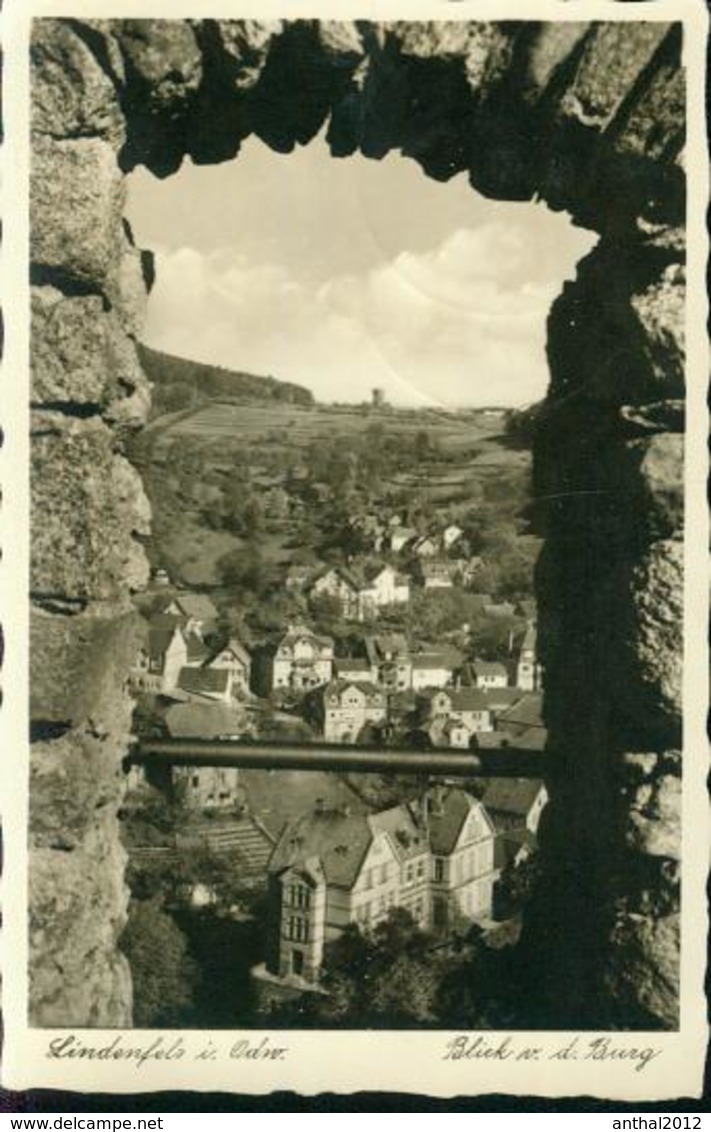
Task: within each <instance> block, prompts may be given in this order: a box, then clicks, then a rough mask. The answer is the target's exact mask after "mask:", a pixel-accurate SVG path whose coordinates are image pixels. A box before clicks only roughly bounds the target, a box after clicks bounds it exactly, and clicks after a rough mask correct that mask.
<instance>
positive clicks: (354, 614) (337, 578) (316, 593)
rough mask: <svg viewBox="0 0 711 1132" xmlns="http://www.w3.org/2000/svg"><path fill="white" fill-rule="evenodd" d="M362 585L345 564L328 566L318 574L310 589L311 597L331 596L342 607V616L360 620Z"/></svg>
mask: <svg viewBox="0 0 711 1132" xmlns="http://www.w3.org/2000/svg"><path fill="white" fill-rule="evenodd" d="M360 592H361V586H360V584H359V582H358V581H357V580H356V579H355V578H354V577H353V575H352V574H351V573H350V571H348V570H347V569H346V568H345V567H343V566H327V567H326V568H325V569H324V570H322V572H321V573H320V574H318V575H317V576H316V578H315V579H314V581H313V582H312V583H311V585H310V586H309V589H308V593H309V597H310V598H319V597H330V598H333V599H334V600H335V601H337V602H338V603H339V605H340V607H341V616H342V617H345V618H346V619H347V620H351V619H353V620H360V610H361V603H360Z"/></svg>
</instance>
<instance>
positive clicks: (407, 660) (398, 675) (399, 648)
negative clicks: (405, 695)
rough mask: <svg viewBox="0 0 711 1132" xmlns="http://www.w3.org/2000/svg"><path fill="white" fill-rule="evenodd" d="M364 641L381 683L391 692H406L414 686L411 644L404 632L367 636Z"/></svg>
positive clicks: (369, 659) (369, 660) (367, 654)
mask: <svg viewBox="0 0 711 1132" xmlns="http://www.w3.org/2000/svg"><path fill="white" fill-rule="evenodd" d="M363 643H364V647H365V652H366V656H367V658H368V662H369V664H370V666H371V668H372V670H373V672H374V673H375V678H376V680H377V682H378V683H379V684H381V685H382V686H383V687H384V688H386V689H387V690H388V691H389V692H404V691H407V690H408V689H409V688H411V687H412V658H411V656H410V646H409V644H408V642H407V638H406V637H404V636H403V634H402V633H381V634H378V635H377V636H367V637H366V638H365V639H364V642H363Z"/></svg>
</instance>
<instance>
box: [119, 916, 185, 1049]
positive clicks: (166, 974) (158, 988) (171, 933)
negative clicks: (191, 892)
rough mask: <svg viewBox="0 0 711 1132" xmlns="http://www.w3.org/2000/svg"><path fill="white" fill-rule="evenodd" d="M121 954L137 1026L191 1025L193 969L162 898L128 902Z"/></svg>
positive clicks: (183, 938) (182, 939) (179, 931)
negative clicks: (126, 965) (125, 961)
mask: <svg viewBox="0 0 711 1132" xmlns="http://www.w3.org/2000/svg"><path fill="white" fill-rule="evenodd" d="M121 948H122V950H123V952H124V954H125V955H126V957H127V959H128V961H129V964H130V967H131V977H132V980H133V1011H134V1022H135V1024H136V1025H137V1026H143V1027H151V1026H185V1025H189V1022H190V1013H191V1009H192V1005H193V995H194V992H195V990H196V987H197V977H198V976H197V968H196V966H195V963H194V962H193V961H192V960H191V958H190V957H189V955H188V945H187V940H186V938H185V936H184V935H183V933H182V932H181V930H180V928H179V927H178V926H177V924H176V923H175V922H174V920H173V919H172V917H171V916H169V915H168V914H167V913H166V912H165V911H164V910H163V907H162V905H161V901H160V898H158V897H153V898H152V899H150V900H145V901H133V902H132V904H131V906H130V909H129V917H128V923H127V925H126V928H125V930H124V933H123V935H122V937H121Z"/></svg>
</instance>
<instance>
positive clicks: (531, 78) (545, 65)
mask: <svg viewBox="0 0 711 1132" xmlns="http://www.w3.org/2000/svg"><path fill="white" fill-rule="evenodd" d="M589 28H590V24H589V23H582V22H578V23H576V22H574V21H570V22H568V21H567V20H566V21H565V22H563V21H561V22H560V23H544V24H541V25H540V27H539V29H538V31H537V33H536V37H535V39H534V40H533V42H532V44H531V46H530V48H529V51H528V58H527V60H526V74H525V79H524V81H523V83H522V86H523V87H524V94H525V97H526V98H527V100H528V99H534V100H537V99H538V97H540V95H541V94H543V93H544V92H545V91H546V89H547V88H548V86H549V84H550V82H551V80H552V79H553V78H554V77H555V76H556V74H557V73H559V70H560V68H562V67H563V66H564V64H565V63H566V62H567V61H568V60H569V59H570V57H571V55H572V53H573V51H574V50H575V48H576V47H578V45H579V44H580V43H581V41H582V40H583V38H584V37H585V35H586V34H587V33H588V31H589Z"/></svg>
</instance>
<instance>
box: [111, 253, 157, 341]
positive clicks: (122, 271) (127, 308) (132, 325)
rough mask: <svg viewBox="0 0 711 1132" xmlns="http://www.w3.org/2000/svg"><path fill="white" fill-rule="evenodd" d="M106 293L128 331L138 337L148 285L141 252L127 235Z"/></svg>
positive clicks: (144, 311)
mask: <svg viewBox="0 0 711 1132" xmlns="http://www.w3.org/2000/svg"><path fill="white" fill-rule="evenodd" d="M107 293H108V297H109V299H110V301H111V306H112V308H113V310H114V312H115V314H116V317H117V319H118V321H119V323H120V324H121V326H122V328H123V329H124V331H125V332H126V334H130V335H131V336H132V337H133V338H139V337H140V335H141V332H142V330H143V324H144V322H145V319H146V304H147V302H148V288H147V286H146V280H145V278H144V273H143V255H142V252H141V250H140V249H139V248H137V247H135V245H134V244H133V243H132V242H131V241H130V240H129V239H128V237H127V236H125V235H124V239H123V247H122V250H121V254H120V256H119V258H118V261H117V264H116V269H115V273H114V275H113V277H112V278H111V279H109V281H108V283H107Z"/></svg>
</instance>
